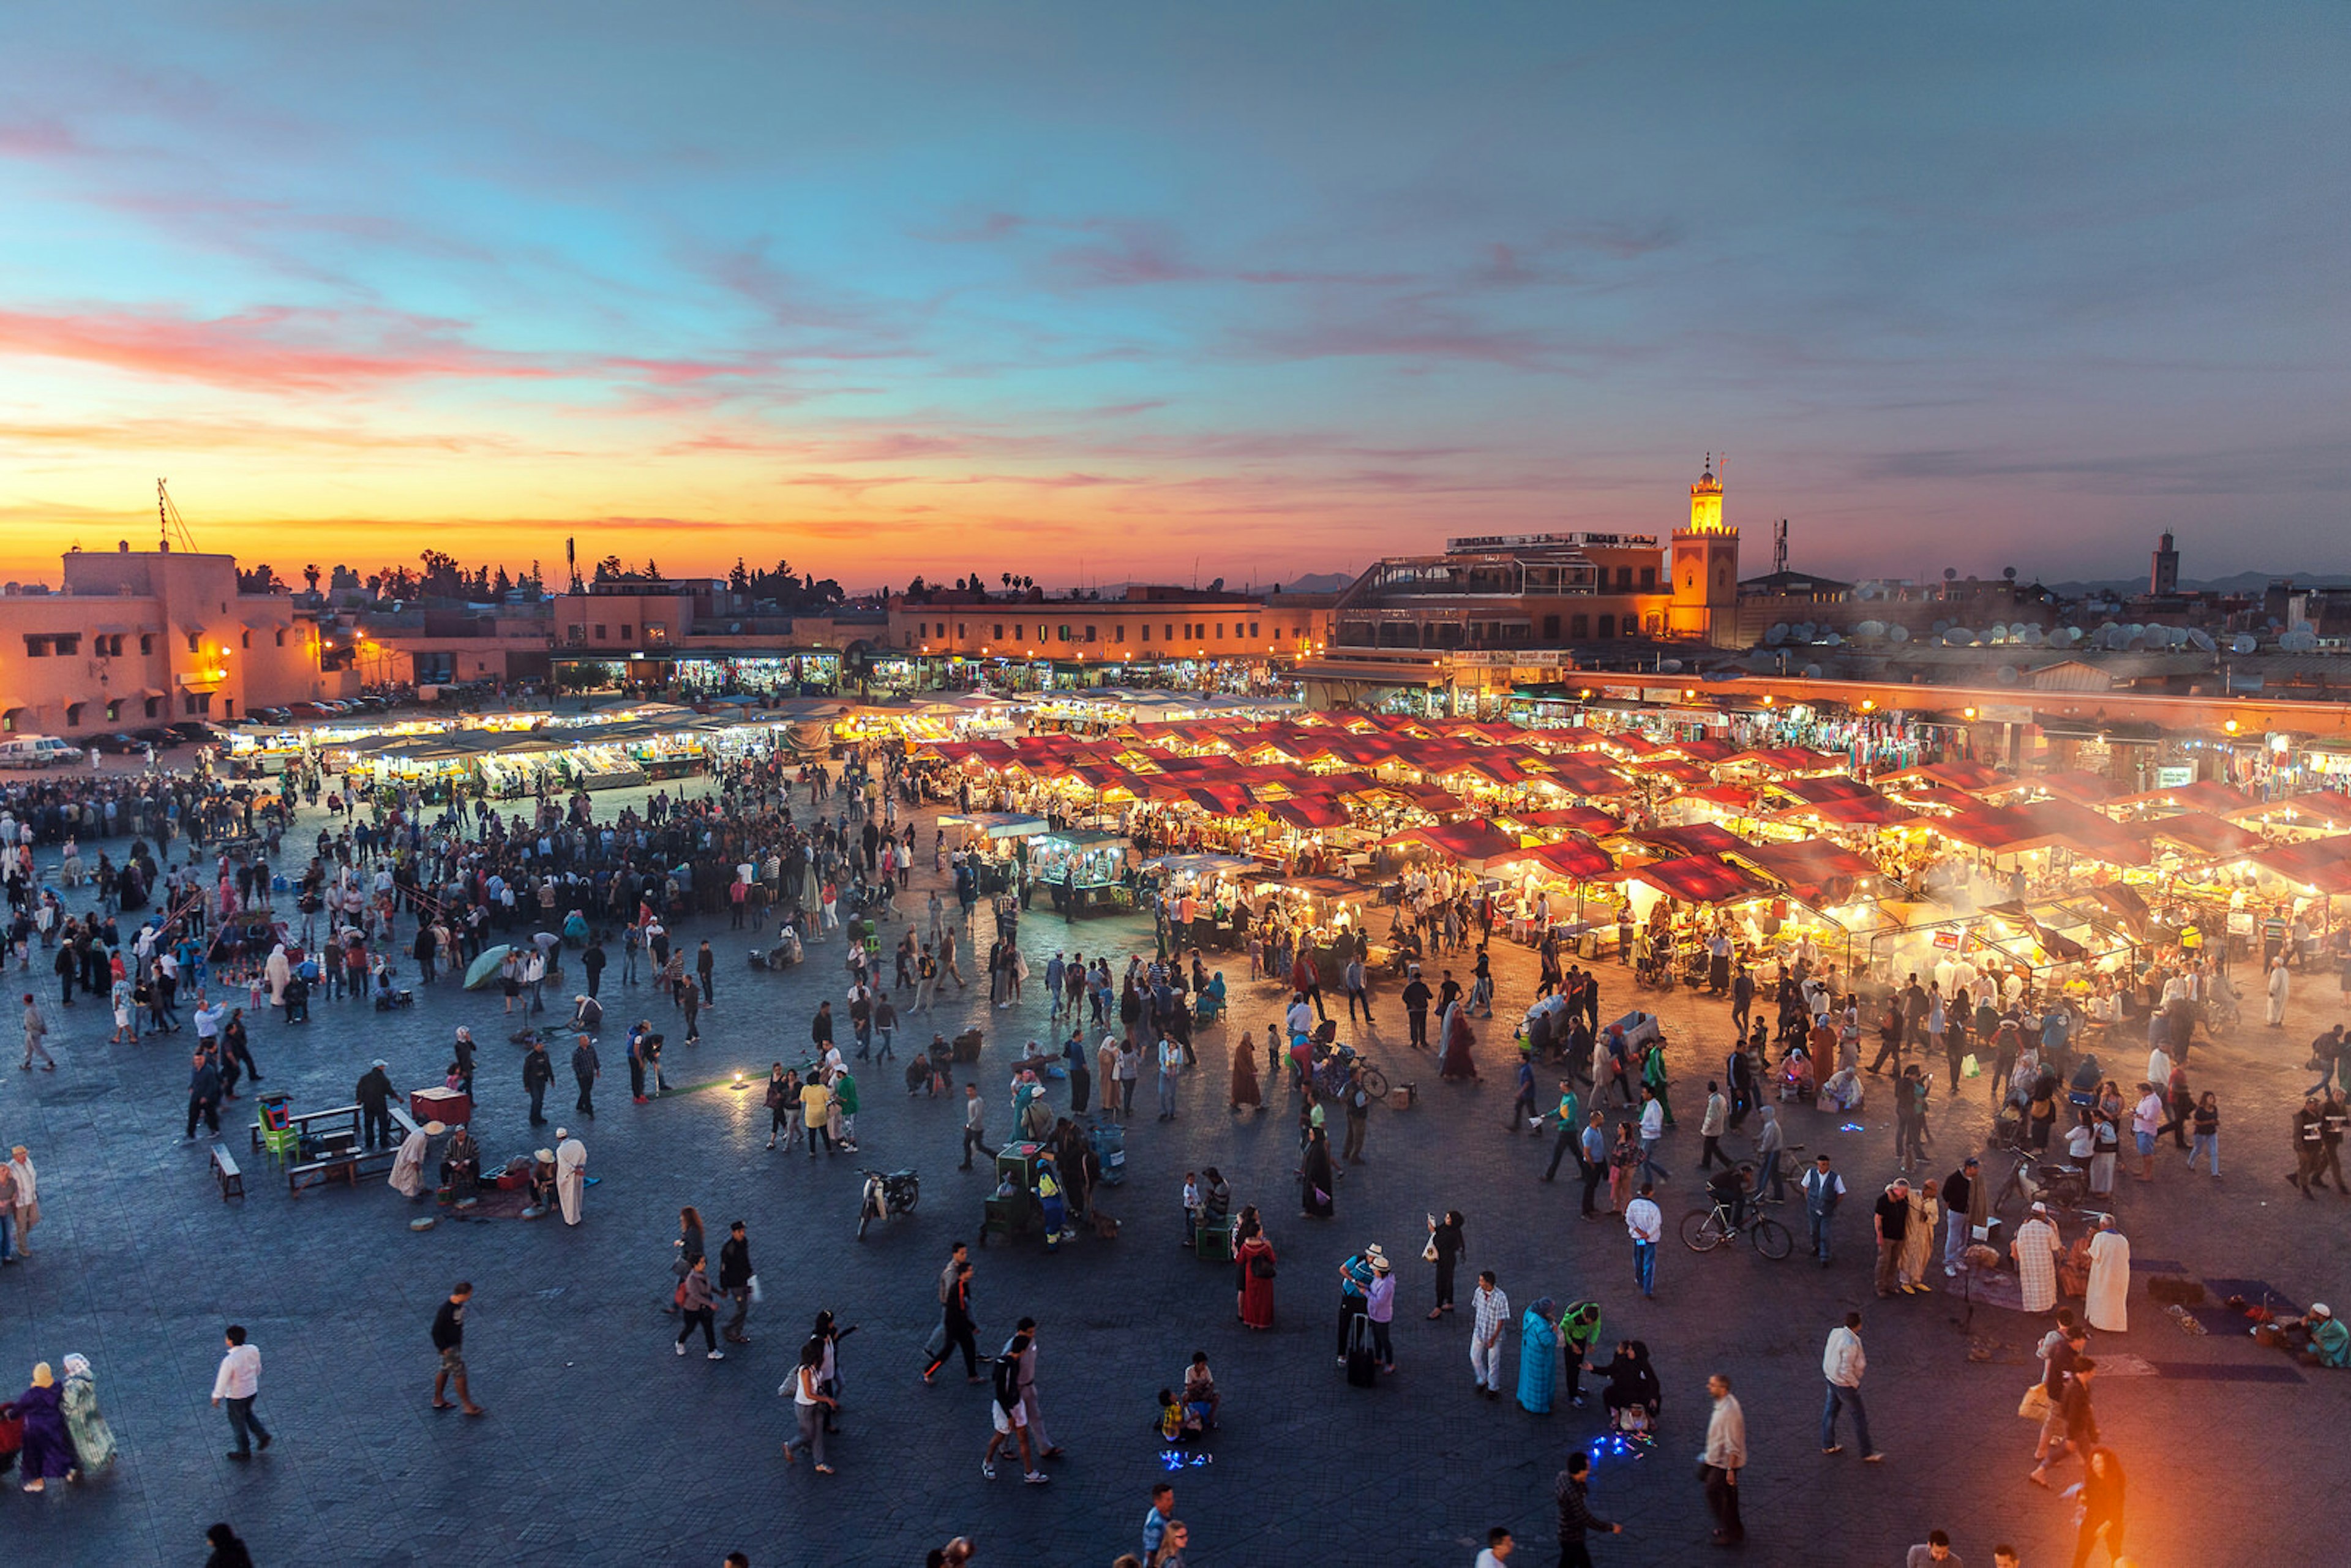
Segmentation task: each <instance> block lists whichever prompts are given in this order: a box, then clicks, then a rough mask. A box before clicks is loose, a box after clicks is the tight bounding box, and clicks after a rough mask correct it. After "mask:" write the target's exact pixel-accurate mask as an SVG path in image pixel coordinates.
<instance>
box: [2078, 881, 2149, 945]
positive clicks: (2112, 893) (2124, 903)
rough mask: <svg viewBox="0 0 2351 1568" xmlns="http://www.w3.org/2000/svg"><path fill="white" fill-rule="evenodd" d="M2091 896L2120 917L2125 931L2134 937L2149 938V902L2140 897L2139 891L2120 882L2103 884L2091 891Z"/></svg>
mask: <svg viewBox="0 0 2351 1568" xmlns="http://www.w3.org/2000/svg"><path fill="white" fill-rule="evenodd" d="M2090 896H2091V897H2092V898H2094V899H2095V900H2096V901H2097V902H2098V903H2099V904H2101V905H2102V906H2104V907H2105V908H2106V909H2108V910H2110V911H2112V912H2113V913H2114V914H2115V915H2116V916H2117V917H2119V918H2120V919H2121V921H2122V923H2123V927H2124V929H2125V930H2126V931H2128V932H2129V933H2130V934H2131V935H2132V936H2137V937H2142V938H2144V937H2145V936H2147V900H2146V899H2144V898H2141V897H2140V896H2139V895H2138V892H2137V889H2135V888H2132V887H2130V886H2127V885H2126V884H2125V883H2119V882H2108V883H2099V884H2098V885H2097V886H2095V887H2094V888H2092V889H2090Z"/></svg>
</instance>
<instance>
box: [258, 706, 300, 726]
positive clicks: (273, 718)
mask: <svg viewBox="0 0 2351 1568" xmlns="http://www.w3.org/2000/svg"><path fill="white" fill-rule="evenodd" d="M247 717H249V718H256V719H259V720H260V721H261V722H262V723H264V724H292V723H293V722H294V716H293V715H292V714H290V713H288V712H287V710H286V709H284V708H282V707H257V708H255V709H254V710H253V712H252V713H250V714H248V715H247Z"/></svg>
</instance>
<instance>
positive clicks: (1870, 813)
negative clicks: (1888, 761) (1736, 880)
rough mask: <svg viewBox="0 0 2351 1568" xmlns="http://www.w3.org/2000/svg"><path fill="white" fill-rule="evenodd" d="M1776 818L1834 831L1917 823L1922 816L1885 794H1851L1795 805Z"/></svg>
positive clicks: (1777, 813)
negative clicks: (1815, 825)
mask: <svg viewBox="0 0 2351 1568" xmlns="http://www.w3.org/2000/svg"><path fill="white" fill-rule="evenodd" d="M1772 815H1773V818H1774V820H1776V821H1796V820H1799V819H1802V820H1804V821H1815V822H1824V823H1826V824H1828V825H1829V826H1830V827H1834V828H1890V827H1893V826H1894V825H1896V823H1899V822H1908V821H1916V820H1917V816H1918V813H1917V812H1916V811H1914V810H1910V808H1909V807H1907V806H1905V805H1902V804H1900V803H1899V802H1897V801H1894V800H1887V799H1886V797H1885V796H1883V795H1850V796H1845V797H1843V798H1841V799H1837V800H1823V801H1821V802H1820V803H1819V804H1817V805H1802V806H1792V807H1790V808H1789V809H1788V810H1784V811H1776V812H1774V813H1772Z"/></svg>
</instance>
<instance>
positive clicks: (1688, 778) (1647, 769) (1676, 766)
mask: <svg viewBox="0 0 2351 1568" xmlns="http://www.w3.org/2000/svg"><path fill="white" fill-rule="evenodd" d="M1629 766H1630V767H1631V768H1632V769H1633V771H1635V773H1638V774H1640V775H1641V776H1642V777H1643V778H1648V779H1672V780H1673V781H1674V782H1675V783H1677V784H1703V783H1705V782H1706V781H1707V780H1708V779H1711V778H1713V777H1714V774H1713V771H1712V770H1711V769H1709V768H1707V767H1705V766H1704V765H1703V764H1701V763H1697V762H1686V761H1684V760H1683V759H1682V758H1678V757H1645V758H1642V759H1641V760H1640V761H1638V762H1635V763H1632V764H1629Z"/></svg>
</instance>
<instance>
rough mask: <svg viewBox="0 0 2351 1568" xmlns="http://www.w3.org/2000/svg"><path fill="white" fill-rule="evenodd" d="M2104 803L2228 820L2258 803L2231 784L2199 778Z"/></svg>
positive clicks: (2258, 803)
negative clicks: (2165, 808)
mask: <svg viewBox="0 0 2351 1568" xmlns="http://www.w3.org/2000/svg"><path fill="white" fill-rule="evenodd" d="M2106 804H2107V805H2109V806H2171V807H2176V808H2178V809H2179V810H2183V811H2210V812H2211V813H2213V814H2214V815H2215V816H2220V817H2232V816H2234V815H2236V814H2237V813H2238V812H2240V811H2245V810H2253V809H2255V808H2256V807H2258V806H2259V805H2260V802H2259V801H2257V800H2254V799H2253V798H2252V796H2251V795H2248V794H2246V793H2245V792H2244V791H2243V790H2242V789H2238V788H2237V787H2236V786H2235V785H2233V784H2223V783H2221V782H2220V780H2219V779H2198V780H2197V781H2196V782H2195V783H2193V784H2182V785H2180V786H2179V788H2177V789H2149V790H2148V791H2147V793H2145V794H2144V795H2126V796H2124V797H2123V798H2122V799H2120V800H2109V801H2107V802H2106Z"/></svg>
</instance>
